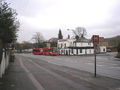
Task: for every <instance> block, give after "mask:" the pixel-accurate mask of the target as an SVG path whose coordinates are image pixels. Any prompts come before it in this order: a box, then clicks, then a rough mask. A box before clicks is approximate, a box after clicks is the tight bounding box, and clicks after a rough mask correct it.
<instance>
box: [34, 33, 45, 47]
mask: <svg viewBox="0 0 120 90" xmlns="http://www.w3.org/2000/svg"><path fill="white" fill-rule="evenodd" d="M32 39H33V40H34V42H35V43H36V45H37V47H39V45H40V44H41V43H43V42H44V37H43V35H42V33H40V32H36V33H35V34H34V35H33V37H32Z"/></svg>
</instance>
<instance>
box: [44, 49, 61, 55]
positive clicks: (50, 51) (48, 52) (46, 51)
mask: <svg viewBox="0 0 120 90" xmlns="http://www.w3.org/2000/svg"><path fill="white" fill-rule="evenodd" d="M43 55H48V56H49V55H51V56H56V55H60V53H59V51H58V49H57V48H55V47H50V48H43Z"/></svg>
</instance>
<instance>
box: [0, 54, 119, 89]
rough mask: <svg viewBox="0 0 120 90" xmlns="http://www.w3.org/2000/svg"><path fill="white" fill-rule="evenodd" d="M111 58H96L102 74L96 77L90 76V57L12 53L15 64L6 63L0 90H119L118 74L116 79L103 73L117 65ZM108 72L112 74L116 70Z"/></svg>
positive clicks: (101, 56)
mask: <svg viewBox="0 0 120 90" xmlns="http://www.w3.org/2000/svg"><path fill="white" fill-rule="evenodd" d="M114 55H115V54H107V55H105V56H104V55H99V56H97V59H98V60H99V62H98V67H99V68H101V67H102V66H101V65H103V67H104V68H105V71H104V70H101V72H102V71H103V72H102V73H103V75H101V73H100V74H99V73H97V77H94V74H93V70H92V69H90V68H91V67H92V64H91V63H93V60H92V59H93V57H92V56H86V57H84V56H81V57H80V56H58V57H57V56H53V57H52V56H38V55H32V54H16V57H15V62H14V63H10V65H9V68H8V70H7V71H6V73H5V75H4V76H3V78H2V79H0V90H120V79H119V77H118V74H119V72H118V73H116V74H115V75H116V77H115V75H112V76H111V75H108V76H107V75H106V74H104V73H105V72H106V71H107V70H109V67H116V65H117V67H119V66H120V61H119V60H118V59H117V60H116V59H115V60H116V61H113V59H114V58H113V56H114ZM103 58H104V60H103ZM68 61H69V62H68ZM103 62H104V63H103ZM86 63H87V64H86ZM101 63H102V64H101ZM77 64H79V65H77ZM114 64H115V65H114ZM79 66H80V67H81V68H82V69H81V68H80V67H79ZM103 67H102V68H103ZM111 69H112V70H114V72H117V71H119V70H120V69H119V68H114V69H113V68H111ZM112 70H111V71H112ZM109 72H110V71H108V72H107V73H109ZM112 73H113V72H112ZM112 73H109V74H112Z"/></svg>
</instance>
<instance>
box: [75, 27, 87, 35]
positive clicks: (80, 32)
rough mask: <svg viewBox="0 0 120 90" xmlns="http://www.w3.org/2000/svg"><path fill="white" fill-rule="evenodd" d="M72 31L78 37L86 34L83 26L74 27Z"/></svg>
mask: <svg viewBox="0 0 120 90" xmlns="http://www.w3.org/2000/svg"><path fill="white" fill-rule="evenodd" d="M73 33H74V34H75V35H76V36H79V37H85V35H87V32H86V29H85V28H84V27H76V29H75V31H74V32H73Z"/></svg>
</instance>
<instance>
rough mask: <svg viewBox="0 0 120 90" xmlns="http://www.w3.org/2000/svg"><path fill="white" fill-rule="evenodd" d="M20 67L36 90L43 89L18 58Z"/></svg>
mask: <svg viewBox="0 0 120 90" xmlns="http://www.w3.org/2000/svg"><path fill="white" fill-rule="evenodd" d="M19 62H20V65H21V67H22V68H23V69H24V70H25V72H26V73H27V75H28V77H29V78H30V80H31V81H32V83H33V85H34V86H35V87H36V88H37V90H45V89H44V88H43V87H42V85H41V84H40V83H39V82H38V81H37V80H36V78H35V77H34V76H33V74H32V73H31V72H30V71H29V70H28V69H27V68H26V67H25V66H24V64H23V62H22V59H19Z"/></svg>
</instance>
